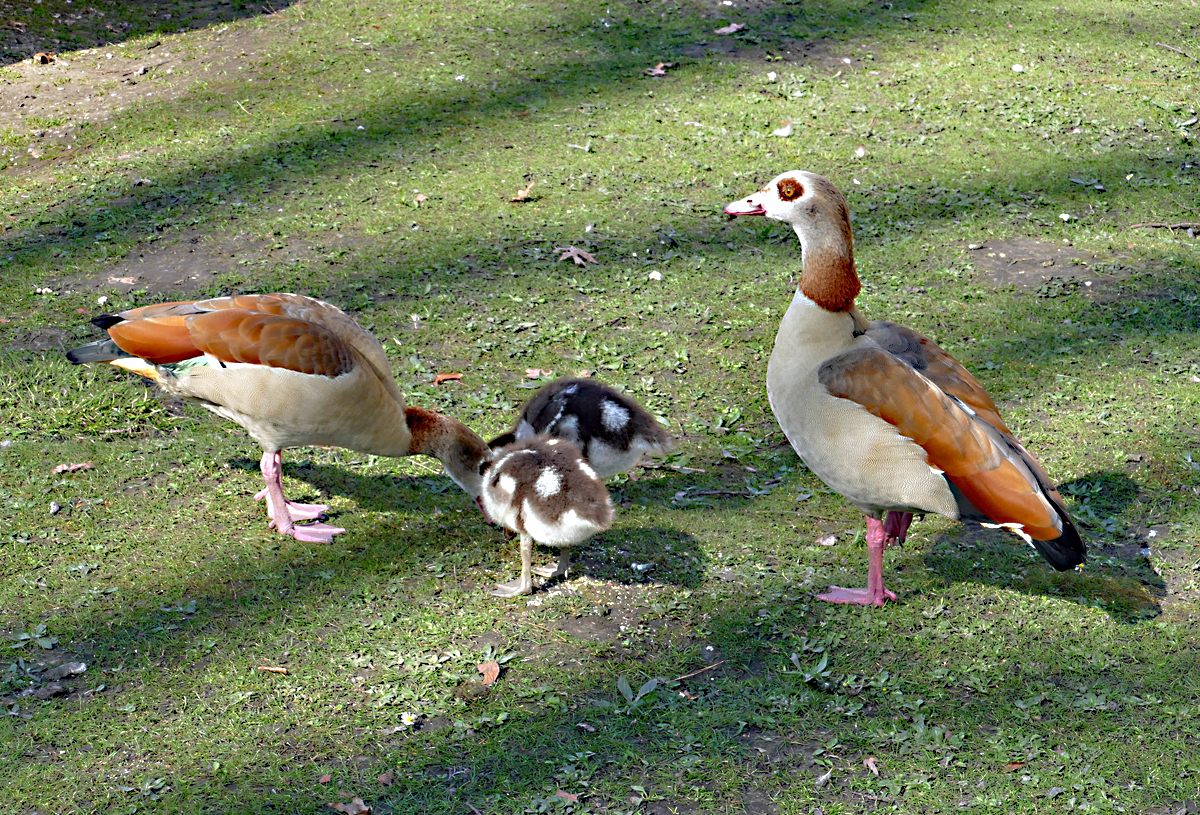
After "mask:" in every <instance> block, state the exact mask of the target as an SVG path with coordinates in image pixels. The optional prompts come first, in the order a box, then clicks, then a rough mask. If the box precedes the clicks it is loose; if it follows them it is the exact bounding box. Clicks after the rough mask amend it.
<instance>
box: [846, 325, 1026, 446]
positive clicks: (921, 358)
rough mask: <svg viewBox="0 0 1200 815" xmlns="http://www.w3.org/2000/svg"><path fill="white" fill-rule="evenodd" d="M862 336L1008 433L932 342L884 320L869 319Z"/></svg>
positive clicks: (976, 388)
mask: <svg viewBox="0 0 1200 815" xmlns="http://www.w3.org/2000/svg"><path fill="white" fill-rule="evenodd" d="M866 334H867V336H868V337H870V338H871V339H873V340H875V342H877V343H878V344H879V345H880V347H882V348H883V349H884V350H886V351H888V352H889V353H891V354H893V355H894V356H896V357H899V358H900V360H902V361H903V362H904V363H905V364H907V365H908V366H909V367H911V368H912V369H913V370H915V371H918V372H919V373H920V374H921V375H922V376H924V377H925V378H926V379H928V380H929V381H931V382H933V384H935V385H937V386H938V387H939V388H941V389H942V390H943V391H944V392H945V393H948V394H950V395H951V396H953V397H955V398H956V399H959V400H961V401H962V402H963V404H965V405H967V407H969V408H971V410H973V411H975V413H977V414H978V415H979V417H980V418H981V419H983V420H984V421H985V422H987V423H988V424H990V425H991V426H992V427H994V428H996V429H997V430H1000V431H1001V432H1004V433H1010V434H1011V432H1012V431H1010V430H1009V429H1008V427H1007V426H1006V425H1005V424H1004V420H1003V419H1001V418H1000V412H999V411H998V410H997V409H996V405H995V403H994V402H992V398H991V397H990V396H988V394H987V391H985V390H984V389H983V385H980V384H979V380H978V379H976V378H975V377H974V376H973V375H972V374H971V372H970V371H968V370H967V369H966V368H964V367H963V365H962V363H960V362H959V361H958V360H957V359H955V358H954V357H952V356H950V355H949V354H948V353H946V351H945V350H944V349H943V348H942V347H941V346H940V345H938V344H937V343H936V342H934V341H933V340H931V339H929V338H928V337H926V336H925V335H923V334H920V333H918V332H916V331H913V330H912V329H911V328H906V327H904V326H902V325H897V324H896V323H889V322H886V321H884V320H872V321H871V324H870V328H868V329H867V332H866Z"/></svg>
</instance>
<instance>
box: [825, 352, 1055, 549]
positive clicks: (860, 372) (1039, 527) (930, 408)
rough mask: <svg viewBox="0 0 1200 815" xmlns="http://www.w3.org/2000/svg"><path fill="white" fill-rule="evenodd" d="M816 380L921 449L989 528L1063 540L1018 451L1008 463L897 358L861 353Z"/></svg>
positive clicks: (981, 425) (969, 419) (987, 437)
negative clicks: (1015, 528) (1015, 526)
mask: <svg viewBox="0 0 1200 815" xmlns="http://www.w3.org/2000/svg"><path fill="white" fill-rule="evenodd" d="M818 376H819V379H820V382H821V384H822V385H824V386H825V387H826V388H827V389H828V390H829V392H830V393H831V394H833V395H834V396H837V397H839V398H842V399H849V400H851V401H853V402H856V403H857V404H860V405H862V406H863V407H864V408H866V409H867V410H868V411H869V412H871V413H872V414H873V415H875V416H878V417H879V418H881V419H883V420H884V421H885V422H887V423H888V424H890V425H892V426H893V427H895V428H896V430H897V431H899V432H900V433H901V434H902V435H904V436H906V437H907V438H910V439H912V440H913V441H914V442H915V443H916V444H918V445H920V447H921V448H922V449H924V450H925V452H926V454H927V455H928V457H929V463H930V464H931V465H932V466H934V467H936V468H938V469H939V470H942V471H943V472H944V473H945V474H946V478H947V479H949V481H950V482H951V483H952V484H954V486H955V487H957V488H958V489H959V491H960V492H961V493H962V494H963V495H964V496H965V497H966V498H967V499H968V500H969V501H970V502H971V504H972V505H974V507H975V508H976V509H977V510H979V511H980V512H981V513H983V514H984V515H986V516H987V517H988V518H990V519H992V521H994V522H996V523H1019V524H1022V525H1023V526H1024V527H1025V531H1026V533H1027V534H1029V535H1031V536H1032V537H1034V538H1038V539H1040V540H1048V539H1054V538H1057V537H1059V536H1060V535H1061V534H1062V532H1061V530H1060V529H1059V528H1056V521H1057V517H1058V516H1057V513H1056V512H1055V510H1054V508H1053V507H1052V506H1050V504H1049V503H1048V502H1047V501H1046V500H1045V498H1043V497H1042V494H1041V491H1040V490H1039V488H1038V484H1037V480H1036V478H1035V477H1034V476H1033V474H1032V473H1030V472H1029V471H1028V469H1027V468H1026V467H1025V466H1024V462H1023V461H1022V460H1021V457H1020V456H1019V455H1017V454H1016V451H1012V455H1011V456H1010V455H1009V453H1010V449H1009V446H1008V445H1006V444H1003V443H1002V442H1003V440H1002V439H999V441H1000V443H998V440H997V439H993V438H992V434H993V433H995V434H999V433H1000V432H1001V431H999V430H998V429H996V428H992V427H990V426H989V425H988V424H987V423H986V422H984V421H983V420H982V419H981V418H980V417H979V416H971V415H970V414H969V413H967V411H965V410H963V409H962V408H961V407H960V406H959V405H958V404H957V403H955V401H954V400H953V399H951V398H950V396H948V395H947V394H946V393H944V392H943V391H942V390H941V389H940V388H939V387H938V386H937V385H935V384H934V383H933V382H931V381H930V380H928V379H926V378H925V377H924V376H921V375H920V374H918V373H917V372H916V371H914V370H913V368H911V367H910V366H908V365H907V364H905V363H904V362H902V361H901V360H900V359H897V358H896V357H894V356H892V355H891V354H889V353H888V352H886V351H884V350H882V349H879V348H861V349H857V350H855V351H850V352H848V353H845V354H841V355H839V356H837V357H835V358H833V359H832V360H830V361H829V362H826V363H825V364H824V365H823V366H821V370H820V372H819V374H818ZM1017 446H1018V447H1020V445H1017ZM1022 452H1023V450H1022ZM1026 455H1028V454H1026Z"/></svg>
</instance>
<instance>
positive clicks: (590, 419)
mask: <svg viewBox="0 0 1200 815" xmlns="http://www.w3.org/2000/svg"><path fill="white" fill-rule="evenodd" d="M541 433H546V434H549V435H551V436H554V437H555V438H559V439H563V440H565V441H569V442H571V444H573V445H575V446H576V447H578V448H579V450H580V451H581V452H582V453H583V455H584V456H585V457H586V458H587V460H588V463H589V464H591V465H592V469H593V470H595V471H596V475H597V476H598V477H599V478H601V479H604V478H609V477H610V476H614V475H616V474H617V473H623V472H628V471H629V470H632V469H633V468H634V467H635V466H636V465H637V463H638V462H639V461H641V459H642V456H644V455H646V454H650V455H663V454H665V453H666V452H667V451H669V450H670V449H671V447H672V446H673V444H674V440H673V439H672V438H671V434H669V433H668V432H667V431H666V430H665V429H664V428H663V426H662V425H660V424H659V423H658V421H657V420H655V418H654V417H653V416H651V415H650V412H649V411H648V410H646V409H645V408H644V407H642V406H641V405H640V404H638V403H637V402H636V401H634V400H633V399H631V398H629V397H628V396H626V395H625V394H623V393H620V392H619V391H617V390H615V389H614V388H611V387H609V386H608V385H605V384H604V383H602V382H597V381H595V380H592V379H559V380H556V381H554V382H551V383H550V384H549V385H546V386H545V387H544V388H542V389H541V390H539V391H538V392H537V393H535V394H534V395H533V398H532V399H530V400H529V401H528V402H527V403H526V404H525V407H524V408H523V409H522V410H521V416H520V418H519V419H517V423H516V425H515V426H514V427H513V429H512V430H510V431H509V432H507V433H505V434H503V435H501V436H497V437H496V438H494V439H492V440H491V441H490V442H488V444H489V445H490V446H491V447H493V448H497V447H504V446H506V445H509V444H512V443H513V442H514V441H520V440H522V439H528V438H532V437H534V436H537V435H539V434H541Z"/></svg>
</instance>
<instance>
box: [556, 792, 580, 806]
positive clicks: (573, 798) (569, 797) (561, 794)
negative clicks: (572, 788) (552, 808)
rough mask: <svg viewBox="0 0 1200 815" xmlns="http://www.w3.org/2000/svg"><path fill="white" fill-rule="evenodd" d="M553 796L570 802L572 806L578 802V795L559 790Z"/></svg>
mask: <svg viewBox="0 0 1200 815" xmlns="http://www.w3.org/2000/svg"><path fill="white" fill-rule="evenodd" d="M554 794H555V795H557V796H558V797H559V798H562V799H564V800H567V801H570V802H571V803H572V804H573V803H575V802H576V801H578V800H579V796H578V795H572V794H571V793H569V792H563V791H562V790H559V791H558V792H556V793H554Z"/></svg>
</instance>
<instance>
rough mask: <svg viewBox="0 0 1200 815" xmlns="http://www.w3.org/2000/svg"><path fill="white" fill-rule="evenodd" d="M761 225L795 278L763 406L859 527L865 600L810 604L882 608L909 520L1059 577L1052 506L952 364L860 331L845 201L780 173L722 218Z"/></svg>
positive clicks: (975, 388)
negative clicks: (959, 525)
mask: <svg viewBox="0 0 1200 815" xmlns="http://www.w3.org/2000/svg"><path fill="white" fill-rule="evenodd" d="M725 212H726V213H728V214H729V215H764V216H766V217H767V218H771V219H773V220H777V221H783V222H784V223H786V224H790V225H791V227H792V228H793V229H794V230H795V231H796V235H798V236H799V238H800V246H801V251H802V252H803V271H802V273H801V275H800V283H799V286H798V287H797V291H796V295H795V297H793V298H792V304H791V305H790V306H789V307H788V310H787V313H786V314H785V315H784V317H783V321H782V322H781V323H780V325H779V333H778V334H777V335H776V337H775V350H774V351H773V352H772V354H771V361H770V363H769V364H768V366H767V396H768V398H769V400H770V403H771V409H772V410H773V411H774V412H775V417H776V419H778V421H779V424H780V426H781V427H782V428H783V432H784V434H785V435H786V436H787V438H788V441H790V442H791V444H792V447H794V448H795V449H796V452H797V453H798V454H799V455H800V457H801V458H802V459H804V463H805V464H806V465H808V467H809V469H811V470H812V471H813V472H814V473H815V474H816V475H817V476H818V477H819V478H820V479H821V480H822V481H824V482H825V483H826V484H828V485H829V486H830V487H832V488H833V489H834V490H836V491H837V492H839V493H841V494H842V495H844V496H845V497H846V498H848V499H849V500H850V502H851V503H853V504H854V505H855V506H857V507H858V508H859V509H861V510H862V511H863V512H864V513H866V515H867V549H868V553H869V556H870V561H869V562H870V565H869V569H868V576H867V583H868V585H867V588H865V589H843V588H840V587H838V586H833V587H831V588H830V591H829V592H828V593H827V594H823V595H820V599H822V600H828V601H830V602H834V603H855V604H859V605H877V606H879V605H883V603H884V601H886V600H895V599H896V595H895V594H893V593H892V592H890V591H888V590H887V589H885V588H884V586H883V550H884V549H885V548H886V547H887V546H888V545H889V544H890V543H892V542H902V541H903V540H904V538H905V535H906V533H907V530H908V525H909V523H910V522H911V521H912V513H914V512H916V513H925V512H937V513H940V514H942V515H945V516H947V517H949V518H957V519H962V520H968V521H979V522H982V523H990V524H993V525H999V526H1003V527H1005V528H1007V529H1010V530H1011V531H1013V532H1016V533H1017V534H1018V535H1020V536H1021V537H1022V538H1023V539H1025V540H1026V541H1027V542H1029V543H1031V544H1032V545H1033V546H1034V547H1035V548H1036V549H1037V550H1038V551H1039V552H1040V553H1041V554H1042V556H1043V557H1045V558H1046V560H1048V561H1049V562H1050V565H1051V566H1053V567H1054V568H1055V569H1058V570H1060V571H1065V570H1067V569H1071V568H1073V567H1074V566H1077V565H1078V564H1080V563H1082V562H1083V561H1084V558H1085V556H1086V547H1085V546H1084V543H1083V541H1082V540H1081V539H1080V537H1079V533H1078V532H1077V531H1076V530H1075V527H1074V525H1073V524H1072V523H1071V519H1070V517H1069V516H1068V515H1067V511H1066V509H1065V508H1064V507H1063V503H1062V498H1061V497H1060V496H1059V494H1058V492H1057V491H1056V490H1055V489H1054V485H1053V484H1052V483H1051V481H1050V478H1049V476H1047V475H1046V471H1045V470H1043V469H1042V466H1041V465H1040V464H1039V463H1038V462H1037V460H1036V459H1035V458H1034V457H1033V456H1032V455H1030V454H1029V453H1028V452H1027V451H1026V450H1025V448H1024V447H1022V446H1021V444H1020V442H1018V441H1017V440H1016V439H1015V438H1013V435H1012V432H1011V431H1010V430H1009V429H1008V427H1007V426H1005V424H1004V421H1003V420H1002V419H1001V418H1000V414H999V413H998V412H997V410H996V406H995V405H994V404H993V403H992V400H991V398H990V397H989V396H988V395H987V393H986V392H985V391H984V389H983V386H982V385H980V384H979V382H978V381H977V380H976V379H975V377H973V376H972V375H971V374H970V373H969V372H968V371H967V369H966V368H964V367H963V366H962V365H961V364H960V363H959V362H958V361H957V360H955V359H954V358H953V357H951V356H950V355H949V354H947V353H946V352H945V351H943V350H942V349H941V348H939V347H938V346H937V344H936V343H934V342H933V341H932V340H930V339H928V338H927V337H924V336H922V335H920V334H918V333H917V332H916V331H912V330H911V329H908V328H904V327H903V326H899V325H896V324H894V323H887V322H880V321H875V322H870V323H868V322H867V321H866V320H865V319H864V318H863V316H862V314H860V313H859V311H858V309H857V308H856V307H855V305H854V298H855V297H856V296H857V295H858V292H859V289H860V284H859V280H858V275H857V273H856V272H855V269H854V240H853V236H852V233H851V229H850V213H849V210H848V209H847V207H846V199H845V198H844V197H842V194H841V192H839V191H838V189H837V188H836V187H834V185H833V184H831V183H830V182H829V180H828V179H826V178H824V177H822V176H819V175H815V174H813V173H806V172H800V171H793V172H788V173H784V174H783V175H781V176H779V177H778V178H775V179H774V180H772V181H771V182H770V183H769V184H767V186H766V187H764V188H763V189H761V190H759V191H758V192H756V193H754V194H753V195H750V196H748V197H746V198H743V199H742V200H740V201H735V202H733V203H732V204H730V205H729V206H727V207H725Z"/></svg>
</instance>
